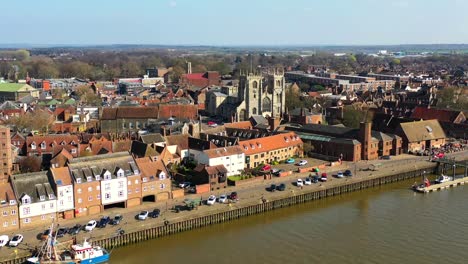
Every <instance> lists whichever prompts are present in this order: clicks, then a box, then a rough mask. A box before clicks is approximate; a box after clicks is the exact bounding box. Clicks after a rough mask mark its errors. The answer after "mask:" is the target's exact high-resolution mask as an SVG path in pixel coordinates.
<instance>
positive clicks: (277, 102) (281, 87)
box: [264, 69, 286, 118]
mask: <svg viewBox="0 0 468 264" xmlns="http://www.w3.org/2000/svg"><path fill="white" fill-rule="evenodd" d="M267 80H268V93H269V94H270V95H269V96H271V98H269V99H270V100H271V117H274V118H280V117H281V115H282V113H283V112H284V110H285V108H286V106H285V105H286V83H285V78H284V71H282V70H279V71H278V70H276V69H275V70H274V71H273V72H270V73H268V76H267ZM264 101H265V102H264V103H265V106H266V103H267V101H268V100H265V99H264Z"/></svg>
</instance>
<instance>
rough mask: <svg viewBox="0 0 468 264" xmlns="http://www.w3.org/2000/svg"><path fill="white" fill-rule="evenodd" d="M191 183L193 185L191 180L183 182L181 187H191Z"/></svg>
mask: <svg viewBox="0 0 468 264" xmlns="http://www.w3.org/2000/svg"><path fill="white" fill-rule="evenodd" d="M191 185H192V183H191V182H182V183H179V187H180V188H184V189H185V188H188V187H190V186H191Z"/></svg>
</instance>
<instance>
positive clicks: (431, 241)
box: [110, 176, 468, 264]
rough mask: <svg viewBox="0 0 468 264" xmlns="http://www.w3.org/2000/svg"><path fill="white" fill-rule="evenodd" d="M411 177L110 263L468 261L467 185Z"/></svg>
mask: <svg viewBox="0 0 468 264" xmlns="http://www.w3.org/2000/svg"><path fill="white" fill-rule="evenodd" d="M432 177H434V176H432ZM413 181H414V180H406V181H402V182H398V183H392V184H388V185H383V186H380V187H376V188H372V189H366V190H362V191H357V192H354V193H348V194H344V195H341V196H334V197H329V198H327V199H323V200H317V201H314V202H311V203H305V204H300V205H297V206H292V207H288V208H283V209H280V210H274V211H271V212H267V213H264V214H259V215H254V216H250V217H246V218H240V219H238V220H234V221H231V222H228V223H222V224H217V225H212V226H209V227H205V228H201V229H196V230H192V231H188V232H184V233H180V234H176V235H173V236H168V237H161V238H158V239H154V240H150V241H147V242H143V243H139V244H135V245H130V246H126V247H122V248H118V249H115V250H114V251H113V255H112V258H111V262H110V263H111V264H129V263H135V256H138V261H139V262H140V263H150V262H152V261H154V260H156V259H157V260H158V261H162V262H169V261H170V262H172V263H194V264H198V263H219V264H225V263H226V264H227V263H350V264H354V263H356V264H357V263H465V260H466V259H468V252H467V251H466V248H467V246H468V242H467V240H466V237H467V236H468V224H467V222H466V221H465V219H466V218H467V217H468V213H467V212H468V205H467V204H466V202H465V201H466V200H467V199H468V189H467V188H468V186H460V187H458V188H454V189H449V190H445V191H441V192H434V193H431V194H430V195H422V194H417V193H414V192H412V191H409V190H408V187H409V186H410V185H411V184H412V183H413Z"/></svg>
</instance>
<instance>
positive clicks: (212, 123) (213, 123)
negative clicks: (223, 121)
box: [208, 121, 218, 127]
mask: <svg viewBox="0 0 468 264" xmlns="http://www.w3.org/2000/svg"><path fill="white" fill-rule="evenodd" d="M208 126H210V127H216V126H218V124H216V123H215V122H213V121H208Z"/></svg>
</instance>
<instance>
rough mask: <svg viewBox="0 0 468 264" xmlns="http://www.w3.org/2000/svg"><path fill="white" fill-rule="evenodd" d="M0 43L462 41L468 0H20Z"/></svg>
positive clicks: (13, 4)
mask: <svg viewBox="0 0 468 264" xmlns="http://www.w3.org/2000/svg"><path fill="white" fill-rule="evenodd" d="M1 7H2V11H0V14H1V18H0V28H1V29H2V32H1V34H0V36H1V37H0V43H1V44H5V43H28V44H169V45H180V44H183V45H194V44H195V45H220V46H225V45H227V46H229V45H329V44H331V45H366V44H433V43H435V44H437V43H468V15H467V13H466V11H467V10H468V0H287V1H284V0H281V1H280V0H125V1H123V0H18V1H16V0H15V1H5V2H4V3H2V4H1Z"/></svg>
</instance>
